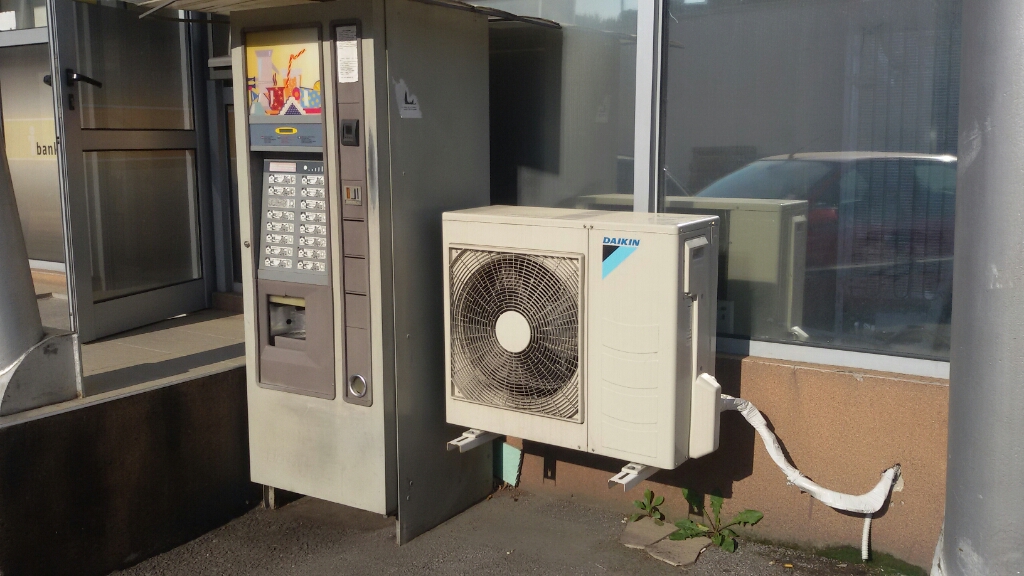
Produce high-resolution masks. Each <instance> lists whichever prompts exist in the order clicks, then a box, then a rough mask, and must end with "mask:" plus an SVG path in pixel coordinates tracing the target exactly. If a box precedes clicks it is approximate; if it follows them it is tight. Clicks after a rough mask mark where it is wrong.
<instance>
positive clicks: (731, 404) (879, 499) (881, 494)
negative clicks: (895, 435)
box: [722, 394, 900, 560]
mask: <svg viewBox="0 0 1024 576" xmlns="http://www.w3.org/2000/svg"><path fill="white" fill-rule="evenodd" d="M722 410H723V411H725V410H735V411H737V412H739V413H740V414H742V415H743V417H744V418H746V420H747V422H749V423H750V425H751V426H753V427H754V430H757V433H758V434H759V435H760V436H761V440H763V441H764V446H765V448H766V449H767V450H768V455H769V456H771V458H772V460H774V461H775V465H776V466H778V467H779V469H780V470H782V472H783V473H784V474H785V475H786V479H787V480H788V481H789V483H790V484H793V485H794V486H796V487H798V488H800V489H801V490H803V491H804V492H807V493H808V494H810V495H811V496H813V497H814V498H816V499H818V500H820V501H821V502H822V503H824V504H825V505H826V506H829V507H831V508H835V509H837V510H845V511H847V512H856V513H860V514H866V515H867V517H866V518H865V519H864V532H863V534H862V537H861V557H862V558H863V559H864V560H867V558H868V544H869V538H870V530H871V516H872V515H873V514H874V513H875V512H878V511H879V510H881V509H882V506H884V505H885V501H886V499H888V497H889V490H890V489H891V488H892V485H893V482H894V481H895V480H896V477H897V475H898V474H899V472H900V465H899V464H896V465H895V466H893V467H892V468H889V469H887V470H885V471H884V472H882V478H881V480H879V481H878V484H876V485H875V487H874V488H873V489H872V490H871V491H870V492H867V493H865V494H861V495H860V496H854V495H853V494H843V493H842V492H835V491H833V490H829V489H827V488H823V487H821V486H819V485H817V484H815V483H814V482H813V481H811V479H810V478H808V477H806V476H804V475H803V474H801V473H800V471H799V470H797V469H796V467H794V466H793V465H792V464H790V463H789V462H788V461H787V460H786V456H785V455H784V454H783V453H782V446H780V445H779V440H778V439H777V438H776V437H775V434H774V433H772V431H771V429H769V428H768V422H767V421H766V420H765V419H764V416H762V415H761V412H760V411H759V410H758V409H757V408H756V407H754V405H753V404H751V403H750V402H748V401H746V400H744V399H742V398H733V397H732V396H729V395H728V394H722Z"/></svg>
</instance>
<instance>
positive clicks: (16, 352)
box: [0, 113, 43, 373]
mask: <svg viewBox="0 0 1024 576" xmlns="http://www.w3.org/2000/svg"><path fill="white" fill-rule="evenodd" d="M42 339H43V324H42V321H41V320H40V318H39V307H38V305H37V304H36V292H35V288H34V287H33V285H32V271H31V270H30V269H29V264H28V251H27V250H26V249H25V237H24V236H23V235H22V232H21V219H20V218H19V217H18V204H17V202H16V201H15V199H14V184H13V183H12V182H11V167H10V165H9V164H8V163H7V146H6V145H5V143H4V129H3V117H2V113H0V373H3V372H4V371H6V370H7V369H8V368H10V367H11V366H12V365H13V364H14V363H15V362H17V361H18V359H19V358H21V356H22V355H23V354H25V352H27V351H28V349H29V348H31V347H32V346H34V345H36V344H38V343H39V341H40V340H42Z"/></svg>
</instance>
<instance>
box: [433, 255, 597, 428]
mask: <svg viewBox="0 0 1024 576" xmlns="http://www.w3.org/2000/svg"><path fill="white" fill-rule="evenodd" d="M450 262H451V266H450V274H451V278H450V281H451V350H452V352H451V354H452V386H453V390H452V392H453V394H455V395H456V396H458V397H461V398H463V399H465V400H469V401H472V402H478V403H481V404H488V405H491V406H499V407H501V408H505V409H511V410H519V411H523V412H529V413H531V414H542V415H545V416H551V417H555V418H561V419H565V420H576V421H579V418H580V414H581V410H580V387H579V378H580V375H579V365H580V339H579V336H580V302H581V296H580V270H581V265H580V259H579V258H575V257H567V256H550V255H537V254H522V253H513V252H494V251H487V250H475V249H458V248H453V249H451V253H450ZM509 311H514V312H518V313H519V314H521V315H522V316H523V317H524V318H525V319H526V321H527V323H528V324H529V326H530V340H529V344H528V345H527V346H526V348H525V349H523V350H522V351H519V352H510V351H509V350H506V349H505V348H504V347H503V346H502V345H501V344H500V343H499V341H498V338H497V336H496V333H495V324H496V323H497V320H498V317H499V316H501V315H502V314H503V313H505V312H509Z"/></svg>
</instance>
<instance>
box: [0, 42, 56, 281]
mask: <svg viewBox="0 0 1024 576" xmlns="http://www.w3.org/2000/svg"><path fill="white" fill-rule="evenodd" d="M49 73H50V52H49V47H48V46H47V45H46V44H32V45H29V46H12V47H8V48H0V101H2V102H3V121H4V133H5V135H6V138H5V139H6V144H7V159H8V161H9V162H10V166H11V180H13V182H14V195H15V197H16V198H17V200H18V213H19V214H20V216H21V225H22V229H23V230H24V232H25V244H26V246H27V247H28V257H29V258H31V259H33V260H46V261H49V262H64V225H63V223H62V220H61V208H60V179H59V177H58V175H57V136H56V131H55V127H54V121H53V90H52V89H51V88H50V87H49V86H47V85H46V84H45V83H44V82H43V77H44V76H46V75H48V74H49Z"/></svg>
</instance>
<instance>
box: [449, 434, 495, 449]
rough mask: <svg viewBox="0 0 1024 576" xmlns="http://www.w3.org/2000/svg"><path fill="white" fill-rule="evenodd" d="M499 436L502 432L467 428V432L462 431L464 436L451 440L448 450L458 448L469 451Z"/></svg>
mask: <svg viewBox="0 0 1024 576" xmlns="http://www.w3.org/2000/svg"><path fill="white" fill-rule="evenodd" d="M498 436H500V434H495V433H494V432H487V431H485V430H477V429H476V428H473V429H470V430H466V431H465V432H463V433H462V436H459V437H458V438H456V439H455V440H452V441H451V442H449V443H448V450H449V451H452V450H455V449H456V448H457V449H458V450H459V452H469V451H470V450H472V449H473V448H476V447H477V446H480V445H482V444H486V443H488V442H490V441H491V440H494V439H495V438H497V437H498Z"/></svg>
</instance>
